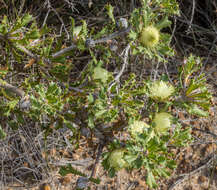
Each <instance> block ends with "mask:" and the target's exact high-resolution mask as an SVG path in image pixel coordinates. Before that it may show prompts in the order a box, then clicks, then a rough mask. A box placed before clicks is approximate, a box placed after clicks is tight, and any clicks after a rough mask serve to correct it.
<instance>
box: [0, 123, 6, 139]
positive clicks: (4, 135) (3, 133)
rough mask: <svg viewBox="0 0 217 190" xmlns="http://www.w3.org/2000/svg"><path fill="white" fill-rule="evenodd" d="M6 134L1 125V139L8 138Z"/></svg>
mask: <svg viewBox="0 0 217 190" xmlns="http://www.w3.org/2000/svg"><path fill="white" fill-rule="evenodd" d="M6 136H7V135H6V133H5V132H4V131H3V129H2V127H1V125H0V139H4V138H5V137H6Z"/></svg>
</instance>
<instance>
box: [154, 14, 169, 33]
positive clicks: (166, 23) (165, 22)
mask: <svg viewBox="0 0 217 190" xmlns="http://www.w3.org/2000/svg"><path fill="white" fill-rule="evenodd" d="M171 23H172V22H171V21H169V20H168V16H165V17H164V18H163V19H162V20H161V21H160V22H159V23H158V24H156V28H158V29H159V30H161V29H162V28H166V27H169V26H170V25H171Z"/></svg>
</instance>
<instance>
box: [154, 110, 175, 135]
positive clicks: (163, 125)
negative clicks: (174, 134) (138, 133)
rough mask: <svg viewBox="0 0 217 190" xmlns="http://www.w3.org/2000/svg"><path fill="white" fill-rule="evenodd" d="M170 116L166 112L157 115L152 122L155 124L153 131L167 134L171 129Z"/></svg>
mask: <svg viewBox="0 0 217 190" xmlns="http://www.w3.org/2000/svg"><path fill="white" fill-rule="evenodd" d="M171 118H172V116H171V115H170V114H168V113H166V112H161V113H157V114H156V115H155V117H154V120H153V122H154V123H155V131H156V132H158V133H164V132H167V131H168V129H170V127H171Z"/></svg>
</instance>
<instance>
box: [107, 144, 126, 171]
mask: <svg viewBox="0 0 217 190" xmlns="http://www.w3.org/2000/svg"><path fill="white" fill-rule="evenodd" d="M125 152H126V149H124V148H120V149H116V150H113V151H112V152H111V154H110V156H109V159H108V162H109V165H110V166H111V167H112V168H114V169H115V170H116V171H118V170H121V169H123V168H126V167H127V166H128V163H127V162H126V161H125V160H124V159H123V157H124V153H125Z"/></svg>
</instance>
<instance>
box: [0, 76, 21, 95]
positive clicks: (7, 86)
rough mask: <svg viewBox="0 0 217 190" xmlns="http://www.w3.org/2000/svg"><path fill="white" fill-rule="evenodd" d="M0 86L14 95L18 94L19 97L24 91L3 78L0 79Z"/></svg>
mask: <svg viewBox="0 0 217 190" xmlns="http://www.w3.org/2000/svg"><path fill="white" fill-rule="evenodd" d="M0 88H4V89H6V90H9V91H11V92H13V93H15V94H16V95H18V96H20V97H21V98H22V97H24V96H25V92H24V91H23V90H21V89H20V88H17V87H15V86H12V85H11V84H8V83H7V82H5V81H4V80H2V79H0Z"/></svg>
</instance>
